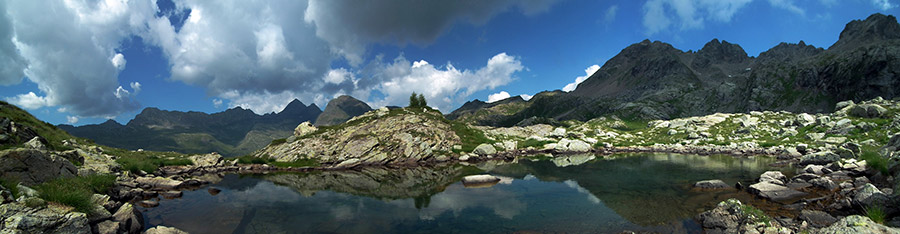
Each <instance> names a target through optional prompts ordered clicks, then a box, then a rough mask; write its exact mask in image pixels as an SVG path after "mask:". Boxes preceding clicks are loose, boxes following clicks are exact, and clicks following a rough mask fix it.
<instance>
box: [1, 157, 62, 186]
mask: <svg viewBox="0 0 900 234" xmlns="http://www.w3.org/2000/svg"><path fill="white" fill-rule="evenodd" d="M77 174H78V169H77V168H76V167H75V165H73V164H72V162H69V160H66V159H65V158H63V157H60V156H57V155H54V154H51V153H50V152H49V151H45V150H36V149H25V148H18V149H8V150H3V151H0V177H4V178H15V179H16V180H18V181H19V182H22V183H24V184H27V185H35V184H40V183H43V182H47V181H50V180H53V179H56V178H59V177H72V176H75V175H77Z"/></svg>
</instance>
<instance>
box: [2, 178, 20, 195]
mask: <svg viewBox="0 0 900 234" xmlns="http://www.w3.org/2000/svg"><path fill="white" fill-rule="evenodd" d="M16 185H19V181H18V180H16V179H14V178H4V177H0V186H3V187H4V188H6V189H7V190H9V193H11V194H12V195H13V197H18V196H19V187H17V186H16Z"/></svg>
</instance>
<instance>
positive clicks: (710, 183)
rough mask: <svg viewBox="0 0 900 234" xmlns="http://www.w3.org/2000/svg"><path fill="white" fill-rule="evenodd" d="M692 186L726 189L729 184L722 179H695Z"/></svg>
mask: <svg viewBox="0 0 900 234" xmlns="http://www.w3.org/2000/svg"><path fill="white" fill-rule="evenodd" d="M694 188H700V189H727V188H731V186H729V185H728V184H726V183H725V182H724V181H722V180H703V181H697V183H694Z"/></svg>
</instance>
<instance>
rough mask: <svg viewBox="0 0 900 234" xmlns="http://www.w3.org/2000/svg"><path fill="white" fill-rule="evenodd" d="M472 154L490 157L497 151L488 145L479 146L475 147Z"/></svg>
mask: <svg viewBox="0 0 900 234" xmlns="http://www.w3.org/2000/svg"><path fill="white" fill-rule="evenodd" d="M472 153H475V154H477V155H491V154H496V153H497V149H495V148H494V146H493V145H490V144H481V145H478V147H475V150H473V151H472Z"/></svg>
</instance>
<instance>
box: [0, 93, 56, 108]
mask: <svg viewBox="0 0 900 234" xmlns="http://www.w3.org/2000/svg"><path fill="white" fill-rule="evenodd" d="M6 101H9V102H10V103H12V104H15V105H17V106H21V107H22V108H25V109H29V110H34V109H37V108H41V107H45V106H49V104H48V101H47V98H45V97H41V96H38V95H37V94H34V92H28V93H26V94H19V95H16V96H15V97H11V98H7V99H6Z"/></svg>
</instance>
